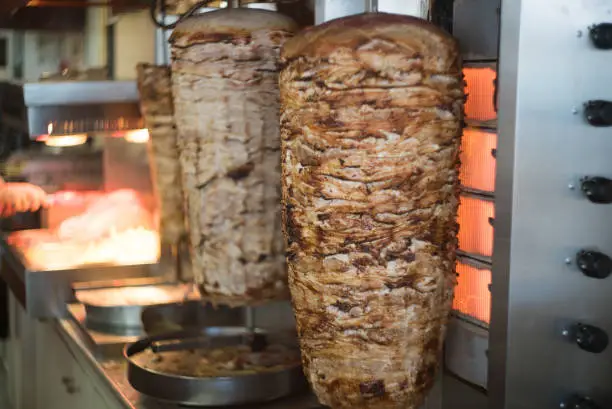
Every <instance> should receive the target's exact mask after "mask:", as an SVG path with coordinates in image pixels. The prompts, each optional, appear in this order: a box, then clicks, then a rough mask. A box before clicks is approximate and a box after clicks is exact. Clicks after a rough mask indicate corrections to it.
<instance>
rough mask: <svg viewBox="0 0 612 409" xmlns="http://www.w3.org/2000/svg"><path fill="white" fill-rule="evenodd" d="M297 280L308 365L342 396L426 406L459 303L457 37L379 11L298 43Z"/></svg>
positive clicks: (290, 156) (287, 220) (294, 136)
mask: <svg viewBox="0 0 612 409" xmlns="http://www.w3.org/2000/svg"><path fill="white" fill-rule="evenodd" d="M281 62H282V63H283V64H284V65H285V68H284V69H283V71H282V73H281V82H280V83H281V139H282V160H283V168H282V170H283V175H282V176H283V179H282V187H283V202H284V227H285V235H286V238H287V241H288V246H289V247H288V249H287V252H288V263H289V283H290V287H291V293H292V297H293V301H294V308H295V312H296V318H297V321H298V331H299V335H300V338H301V347H302V354H303V362H304V367H305V371H306V373H307V375H308V377H309V380H310V382H311V384H312V385H313V388H314V390H315V392H316V394H317V395H318V397H319V399H320V401H321V402H322V403H323V404H326V405H328V406H330V407H332V408H334V409H340V408H347V409H348V408H351V409H357V408H376V409H385V408H398V409H399V408H402V409H412V408H417V407H419V405H420V404H421V403H422V402H423V399H424V398H425V396H426V393H427V392H428V391H429V388H430V386H431V385H432V384H433V382H434V377H435V373H436V368H437V366H438V362H439V358H440V353H441V350H442V344H443V339H444V334H445V326H446V322H447V319H448V315H449V312H450V309H451V303H452V298H453V287H454V284H455V252H456V247H457V240H456V233H457V223H456V220H455V219H456V214H457V206H458V194H459V190H458V185H459V183H458V182H459V181H458V166H459V160H458V155H459V146H460V140H461V137H460V136H461V130H462V120H463V102H464V94H463V83H462V74H461V66H460V59H459V50H458V46H457V44H456V42H455V41H454V40H453V39H452V38H451V37H450V36H448V35H447V34H445V33H444V32H442V31H441V30H439V29H437V28H436V27H434V26H433V25H431V24H429V23H427V22H425V21H423V20H419V19H416V18H412V17H407V16H396V15H389V14H382V13H381V14H365V15H360V16H353V17H348V18H344V19H339V20H335V21H332V22H329V23H326V24H323V25H321V26H317V27H314V28H312V29H309V30H306V31H305V32H303V33H302V34H301V35H299V36H297V37H296V38H294V39H292V40H290V41H289V42H288V43H287V44H286V45H285V47H284V50H283V53H282V55H281Z"/></svg>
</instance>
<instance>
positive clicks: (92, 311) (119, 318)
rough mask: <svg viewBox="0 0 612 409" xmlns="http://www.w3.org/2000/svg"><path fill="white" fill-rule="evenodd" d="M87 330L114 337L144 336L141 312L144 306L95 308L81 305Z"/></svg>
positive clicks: (94, 306)
mask: <svg viewBox="0 0 612 409" xmlns="http://www.w3.org/2000/svg"><path fill="white" fill-rule="evenodd" d="M83 305H84V307H85V313H86V316H85V325H86V326H87V328H89V329H92V330H95V331H100V332H104V333H109V334H115V335H144V326H143V324H142V319H141V316H142V312H143V310H144V309H145V306H141V305H117V306H112V307H111V306H104V307H102V306H97V305H90V304H83Z"/></svg>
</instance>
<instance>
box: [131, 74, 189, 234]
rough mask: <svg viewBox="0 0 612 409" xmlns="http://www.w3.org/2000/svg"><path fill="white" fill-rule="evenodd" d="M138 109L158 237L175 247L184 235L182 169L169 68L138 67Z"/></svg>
mask: <svg viewBox="0 0 612 409" xmlns="http://www.w3.org/2000/svg"><path fill="white" fill-rule="evenodd" d="M137 72H138V91H139V93H140V110H141V111H142V115H143V117H144V120H145V125H146V127H147V129H148V130H149V135H150V140H149V162H150V164H151V168H152V172H151V173H152V179H153V181H154V182H155V183H154V187H155V190H156V196H157V200H158V208H159V209H160V229H159V230H160V237H161V239H162V241H163V242H164V243H167V244H177V243H178V242H179V241H180V239H181V237H182V236H183V235H184V234H185V218H184V215H183V188H182V186H181V167H180V163H179V152H178V146H177V141H176V126H175V125H174V107H173V104H172V84H171V80H170V68H169V67H166V66H156V65H151V64H139V65H138V67H137Z"/></svg>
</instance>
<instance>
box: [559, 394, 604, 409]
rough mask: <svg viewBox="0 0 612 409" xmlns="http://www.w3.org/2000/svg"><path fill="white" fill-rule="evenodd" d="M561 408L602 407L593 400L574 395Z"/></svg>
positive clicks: (589, 408)
mask: <svg viewBox="0 0 612 409" xmlns="http://www.w3.org/2000/svg"><path fill="white" fill-rule="evenodd" d="M561 408H563V409H600V406H599V405H597V404H596V403H595V402H594V401H593V399H591V398H589V397H586V396H580V395H574V396H572V397H570V398H569V399H568V400H567V401H565V402H563V403H562V404H561Z"/></svg>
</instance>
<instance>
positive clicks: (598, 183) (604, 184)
mask: <svg viewBox="0 0 612 409" xmlns="http://www.w3.org/2000/svg"><path fill="white" fill-rule="evenodd" d="M581 189H582V193H584V195H585V196H586V197H587V199H589V200H590V201H591V202H593V203H597V204H610V203H612V180H610V179H607V178H604V177H600V176H595V177H585V178H583V179H582V185H581Z"/></svg>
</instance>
